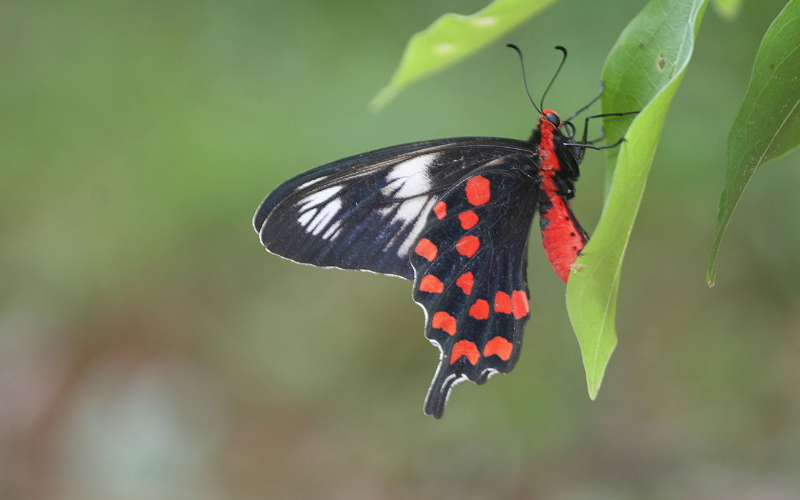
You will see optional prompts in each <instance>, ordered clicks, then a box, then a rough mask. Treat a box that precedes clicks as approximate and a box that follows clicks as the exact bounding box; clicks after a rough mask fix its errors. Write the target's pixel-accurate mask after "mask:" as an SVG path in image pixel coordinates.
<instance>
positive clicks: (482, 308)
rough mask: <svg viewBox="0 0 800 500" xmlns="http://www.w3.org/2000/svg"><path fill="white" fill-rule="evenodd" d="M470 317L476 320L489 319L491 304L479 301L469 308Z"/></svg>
mask: <svg viewBox="0 0 800 500" xmlns="http://www.w3.org/2000/svg"><path fill="white" fill-rule="evenodd" d="M469 315H470V316H472V317H473V318H475V319H487V318H488V317H489V303H488V302H486V301H485V300H483V299H478V300H476V301H475V303H474V304H472V307H470V308H469Z"/></svg>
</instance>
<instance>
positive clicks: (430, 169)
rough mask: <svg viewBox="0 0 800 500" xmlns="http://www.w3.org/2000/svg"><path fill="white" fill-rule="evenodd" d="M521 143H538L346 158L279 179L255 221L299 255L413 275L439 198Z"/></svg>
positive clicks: (474, 142) (524, 147)
mask: <svg viewBox="0 0 800 500" xmlns="http://www.w3.org/2000/svg"><path fill="white" fill-rule="evenodd" d="M519 151H530V144H529V143H527V142H524V141H517V140H513V139H498V138H487V137H465V138H453V139H441V140H435V141H425V142H416V143H411V144H404V145H400V146H393V147H390V148H385V149H380V150H377V151H372V152H369V153H364V154H361V155H357V156H353V157H350V158H345V159H343V160H339V161H336V162H333V163H329V164H327V165H323V166H321V167H317V168H315V169H313V170H309V171H308V172H305V173H303V174H300V175H299V176H297V177H294V178H293V179H290V180H289V181H287V182H285V183H283V184H281V185H280V186H278V187H277V188H276V189H275V190H274V191H273V192H272V193H270V194H269V195H268V196H267V197H266V199H265V200H264V201H263V202H262V203H261V206H260V207H259V208H258V210H257V211H256V214H255V216H254V218H253V226H254V227H255V230H256V232H258V233H259V235H260V237H261V242H262V244H263V245H264V246H265V247H266V248H267V250H269V251H270V252H272V253H274V254H277V255H280V256H282V257H285V258H287V259H290V260H293V261H295V262H301V263H306V264H312V265H315V266H320V267H336V268H341V269H361V270H367V271H374V272H377V273H382V274H390V275H395V276H400V277H403V278H406V279H413V277H414V272H413V269H412V268H411V264H410V263H409V253H410V252H411V250H412V249H413V245H414V244H415V243H416V241H417V240H418V239H419V236H420V234H421V233H422V231H423V229H424V227H425V224H426V221H427V216H428V214H429V213H430V212H431V209H432V208H433V207H434V205H435V204H436V202H437V201H438V198H439V197H440V196H441V195H442V194H443V193H445V192H446V191H447V190H448V189H449V188H451V187H452V186H453V184H455V183H457V182H458V181H459V180H460V179H462V178H463V177H464V176H466V175H467V174H468V173H469V172H470V171H472V170H475V169H477V168H480V167H481V166H482V165H485V164H487V163H490V162H492V161H494V160H496V159H497V158H500V157H503V156H507V155H509V154H513V153H515V152H519Z"/></svg>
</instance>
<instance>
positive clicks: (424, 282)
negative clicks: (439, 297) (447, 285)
mask: <svg viewBox="0 0 800 500" xmlns="http://www.w3.org/2000/svg"><path fill="white" fill-rule="evenodd" d="M419 291H420V292H429V293H442V292H443V291H444V285H443V284H442V281H441V280H440V279H439V278H437V277H436V276H434V275H432V274H428V275H425V276H423V277H422V279H421V280H420V281H419Z"/></svg>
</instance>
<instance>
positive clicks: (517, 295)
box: [511, 290, 530, 319]
mask: <svg viewBox="0 0 800 500" xmlns="http://www.w3.org/2000/svg"><path fill="white" fill-rule="evenodd" d="M511 309H512V310H513V311H514V317H515V318H517V319H520V318H522V317H524V316H525V315H526V314H528V311H529V310H530V309H529V308H528V295H527V294H526V293H525V291H524V290H514V291H513V292H512V293H511Z"/></svg>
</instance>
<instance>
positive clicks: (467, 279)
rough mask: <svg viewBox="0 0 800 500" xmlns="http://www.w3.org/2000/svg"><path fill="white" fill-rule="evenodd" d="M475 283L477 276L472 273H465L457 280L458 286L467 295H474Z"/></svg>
mask: <svg viewBox="0 0 800 500" xmlns="http://www.w3.org/2000/svg"><path fill="white" fill-rule="evenodd" d="M474 282H475V276H474V275H473V274H472V273H464V274H462V275H461V276H459V277H458V279H457V280H456V285H458V287H459V288H461V291H462V292H464V293H466V294H467V295H471V294H472V284H473V283H474Z"/></svg>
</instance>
